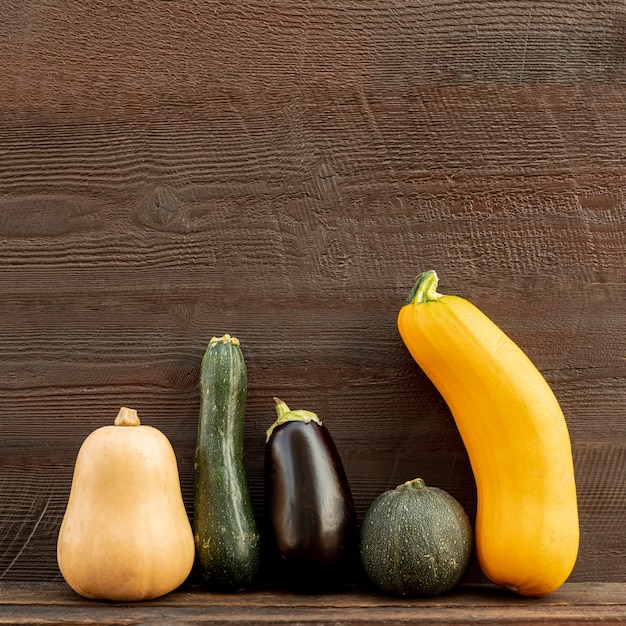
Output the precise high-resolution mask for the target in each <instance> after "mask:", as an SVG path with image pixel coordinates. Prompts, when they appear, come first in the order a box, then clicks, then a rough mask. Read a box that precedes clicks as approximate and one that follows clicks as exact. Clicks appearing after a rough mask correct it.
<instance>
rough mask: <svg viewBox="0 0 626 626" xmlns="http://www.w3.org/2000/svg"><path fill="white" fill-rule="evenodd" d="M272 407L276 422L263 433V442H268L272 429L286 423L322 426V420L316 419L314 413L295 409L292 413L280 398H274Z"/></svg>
mask: <svg viewBox="0 0 626 626" xmlns="http://www.w3.org/2000/svg"><path fill="white" fill-rule="evenodd" d="M274 405H275V407H276V414H277V415H278V418H277V419H276V421H275V422H274V423H273V424H272V425H271V426H270V427H269V428H268V429H267V431H266V433H265V435H266V436H265V441H266V442H267V441H269V440H270V437H271V436H272V433H273V432H274V429H275V428H277V427H278V426H280V425H281V424H284V423H286V422H303V423H304V424H308V423H309V422H315V423H316V424H319V425H320V426H321V425H322V420H321V419H320V418H319V417H317V415H316V414H315V413H313V412H312V411H305V410H303V409H297V410H295V411H292V410H291V409H290V408H289V407H288V406H287V403H285V402H283V401H282V400H281V399H280V398H276V397H275V398H274Z"/></svg>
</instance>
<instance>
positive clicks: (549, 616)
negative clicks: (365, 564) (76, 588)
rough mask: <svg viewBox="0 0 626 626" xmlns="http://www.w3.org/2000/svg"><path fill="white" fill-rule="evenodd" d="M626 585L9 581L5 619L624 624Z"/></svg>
mask: <svg viewBox="0 0 626 626" xmlns="http://www.w3.org/2000/svg"><path fill="white" fill-rule="evenodd" d="M624 619H626V594H625V590H624V585H620V584H617V583H613V584H610V583H604V584H598V583H591V584H581V583H578V584H576V583H568V584H566V585H565V586H564V587H562V588H561V589H559V590H558V591H557V592H556V593H555V594H553V595H551V596H549V597H547V598H542V599H536V598H535V599H532V600H528V599H527V598H526V599H522V598H516V597H514V596H512V595H510V594H507V593H504V592H502V591H500V590H497V589H495V588H494V587H493V586H485V585H466V586H463V587H461V588H460V589H459V590H458V591H455V592H454V593H451V594H447V595H444V596H440V597H438V598H435V599H428V598H427V599H416V600H406V599H399V598H390V597H386V596H383V595H380V594H376V593H372V592H371V591H364V590H362V589H361V590H354V589H350V588H348V589H346V590H344V591H342V593H337V594H331V595H321V596H319V595H318V596H316V595H306V594H299V595H297V594H292V593H285V592H282V591H281V592H276V591H271V590H261V591H255V592H244V593H237V594H220V593H208V592H206V590H204V589H202V588H201V587H183V588H182V589H180V590H178V591H175V592H174V593H172V594H169V595H167V596H164V597H161V598H158V599H156V600H153V601H148V602H143V603H131V604H123V603H119V602H116V603H111V602H94V601H89V600H85V599H83V598H80V597H79V596H77V595H76V594H74V593H73V592H71V591H70V590H69V589H68V588H67V587H66V586H63V585H59V584H41V583H39V584H29V585H23V584H22V585H16V584H10V585H5V586H4V587H3V588H2V590H1V591H0V624H15V623H25V622H27V623H29V624H85V623H106V624H145V623H150V624H154V623H158V624H167V623H180V624H187V623H192V624H204V623H209V624H215V623H218V624H224V623H229V624H310V625H326V626H330V625H333V624H334V625H340V624H341V625H343V624H360V625H362V626H366V625H370V624H371V625H376V626H378V625H380V624H393V625H395V624H490V623H494V624H496V623H497V624H515V626H518V625H521V626H526V625H529V624H546V623H548V624H557V625H559V626H571V625H573V624H622V623H623V622H624Z"/></svg>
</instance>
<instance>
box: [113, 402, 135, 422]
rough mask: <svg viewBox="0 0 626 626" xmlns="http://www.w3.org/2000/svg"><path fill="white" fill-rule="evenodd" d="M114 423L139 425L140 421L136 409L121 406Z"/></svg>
mask: <svg viewBox="0 0 626 626" xmlns="http://www.w3.org/2000/svg"><path fill="white" fill-rule="evenodd" d="M114 424H115V425H116V426H139V425H140V422H139V416H138V415H137V411H135V409H129V408H127V407H125V406H123V407H122V408H121V409H120V412H119V413H118V414H117V417H116V418H115V422H114Z"/></svg>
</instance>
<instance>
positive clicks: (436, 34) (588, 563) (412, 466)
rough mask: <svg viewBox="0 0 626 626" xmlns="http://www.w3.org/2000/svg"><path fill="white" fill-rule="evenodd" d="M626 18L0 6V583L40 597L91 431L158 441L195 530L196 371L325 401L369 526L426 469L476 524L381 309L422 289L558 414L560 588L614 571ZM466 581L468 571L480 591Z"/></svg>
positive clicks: (512, 9)
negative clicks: (511, 351) (229, 339)
mask: <svg viewBox="0 0 626 626" xmlns="http://www.w3.org/2000/svg"><path fill="white" fill-rule="evenodd" d="M625 223H626V5H625V4H624V2H623V1H622V0H600V1H597V2H583V1H582V0H570V1H569V2H561V1H557V0H552V1H545V2H544V1H539V2H537V1H534V0H528V1H522V0H511V1H506V0H493V1H492V0H489V1H487V2H480V1H478V0H469V1H466V2H460V1H454V0H442V1H439V2H434V1H430V0H416V1H414V2H400V1H396V0H386V1H384V2H376V1H374V0H335V1H330V0H319V1H318V0H305V1H294V0H266V1H256V0H240V1H238V2H229V1H225V2H214V1H211V0H199V1H196V2H183V1H178V0H173V1H163V0H156V1H155V0H152V1H150V2H148V1H138V2H130V3H128V2H123V1H122V0H110V1H100V0H96V1H94V2H86V3H85V2H78V1H76V0H69V1H68V0H44V1H41V0H39V1H35V0H23V1H20V2H18V1H17V0H5V2H3V4H2V19H1V20H0V584H1V582H2V580H5V581H9V580H42V581H51V580H60V574H59V572H58V569H57V566H56V557H55V543H56V535H57V532H58V528H59V524H60V521H61V518H62V515H63V512H64V508H65V504H66V502H67V497H68V493H69V487H70V481H71V475H72V469H73V463H74V459H75V456H76V453H77V451H78V448H79V446H80V444H81V443H82V441H83V439H84V438H85V437H86V436H87V435H88V434H89V433H90V432H91V431H92V430H93V429H95V428H97V427H99V426H102V425H105V424H109V423H110V422H111V421H112V420H113V419H114V417H115V415H116V413H117V410H118V408H119V407H120V406H121V405H127V406H132V407H134V408H136V409H137V410H138V411H139V413H140V416H141V417H142V418H143V421H144V423H148V424H151V425H153V426H156V427H158V428H160V429H162V430H163V432H165V433H166V435H167V436H168V437H169V438H170V440H171V441H172V444H173V446H174V448H175V451H176V453H177V457H178V461H179V467H180V473H181V481H182V487H183V493H184V497H185V501H186V504H187V505H188V507H189V511H190V513H191V506H192V481H193V477H192V464H191V458H192V454H193V448H194V445H195V434H196V432H195V431H196V424H197V414H198V390H197V384H198V368H199V364H200V359H201V357H202V353H203V351H204V349H205V347H206V344H207V343H208V341H209V339H210V338H211V336H213V335H218V334H224V333H226V332H229V333H231V334H234V335H236V336H237V337H238V338H239V339H240V341H241V344H242V347H243V350H244V355H245V357H246V361H247V364H248V375H249V395H248V410H247V424H246V437H245V443H246V462H247V465H248V469H249V478H250V484H251V487H252V490H253V495H254V499H255V504H256V506H257V510H258V513H259V516H260V518H261V517H262V508H261V503H262V492H263V480H262V451H263V437H264V431H265V429H266V428H267V427H268V426H269V424H270V423H271V422H272V421H273V419H274V412H273V405H272V400H271V399H272V396H274V395H278V396H280V397H281V398H283V399H284V400H285V401H287V402H288V403H289V404H290V405H291V406H292V407H293V408H296V407H300V408H308V409H310V410H314V411H316V412H317V413H318V414H319V415H320V417H321V418H322V419H323V420H324V421H325V422H326V424H327V425H328V427H329V428H330V430H331V432H332V434H333V436H334V438H335V441H336V443H337V445H338V447H339V449H340V451H341V454H342V456H343V459H344V463H345V465H346V469H347V472H348V475H349V478H350V481H351V484H352V488H353V491H354V495H355V499H356V503H357V508H358V511H359V515H362V514H363V513H364V512H365V510H366V508H367V506H368V505H369V503H370V502H371V501H372V500H373V498H374V497H375V496H376V495H378V493H380V492H381V491H382V490H384V489H387V488H390V487H394V486H395V485H396V484H398V483H399V482H401V481H404V480H407V479H410V478H415V477H416V476H417V475H421V476H422V477H423V478H425V479H426V480H427V481H428V482H430V483H431V484H434V485H437V486H439V487H442V488H444V489H447V490H449V491H450V492H451V493H452V494H453V495H455V496H456V497H457V498H458V499H459V500H460V501H461V502H462V503H463V504H464V506H466V508H467V510H468V512H469V513H470V515H473V514H474V512H475V488H474V483H473V478H472V475H471V471H470V468H469V464H468V461H467V456H466V454H465V451H464V448H463V445H462V443H461V441H460V438H459V436H458V434H457V431H456V427H455V425H454V422H453V420H452V418H451V416H450V414H449V412H448V410H447V407H446V406H445V404H444V403H443V401H442V400H441V398H440V397H439V396H438V394H437V392H436V391H435V390H434V388H433V386H432V385H431V383H430V382H429V381H428V379H427V378H426V377H425V376H424V375H423V374H422V373H421V372H420V371H419V369H418V368H417V366H416V365H415V364H414V363H413V361H412V360H411V358H410V357H409V355H408V353H407V351H406V349H405V348H404V345H403V344H402V342H401V340H400V338H399V336H398V333H397V330H396V315H397V312H398V309H399V308H400V306H401V305H402V304H403V302H404V299H405V297H406V296H407V295H408V292H409V290H410V288H411V286H412V283H413V279H414V277H415V275H416V274H417V273H419V272H420V271H422V270H425V269H429V268H435V269H436V270H437V271H438V273H439V275H440V278H441V290H442V291H444V292H447V293H456V294H458V295H462V296H464V297H466V298H468V299H470V300H472V301H473V302H474V303H475V304H477V305H478V306H479V307H481V308H482V309H483V310H484V311H485V312H486V313H487V314H488V315H489V316H490V317H491V318H492V319H493V320H494V321H496V322H497V323H498V324H499V325H500V326H501V327H502V328H503V329H504V330H505V331H506V332H507V333H508V334H509V335H510V336H511V337H512V338H513V339H514V340H515V341H517V342H518V343H519V344H520V345H521V346H522V347H523V349H524V350H525V351H526V352H527V353H528V354H529V356H530V357H531V358H532V359H533V361H534V362H535V363H536V365H537V366H538V367H539V369H540V370H541V371H542V372H543V373H544V375H545V376H546V378H547V380H548V381H549V383H550V384H551V385H552V387H553V389H554V391H555V393H556V395H557V397H558V398H559V400H560V401H561V404H562V406H563V409H564V412H565V414H566V416H567V420H568V424H569V428H570V433H571V437H572V443H573V451H574V460H575V466H576V472H577V481H578V489H579V501H580V518H581V525H582V539H581V550H580V557H579V561H578V564H577V566H576V568H575V570H574V573H573V575H572V578H571V580H574V581H625V580H626V559H624V554H625V552H626V534H625V530H624V520H625V513H626V504H625V503H626V415H625V408H624V407H625V400H626V386H625V384H624V380H625V377H624V373H625V365H626V362H625V357H626V335H625V330H624V327H625V322H626V316H625V313H624V304H625V301H626V285H625V278H626V272H625V269H624V261H625V253H626V230H625ZM475 575H476V576H479V574H478V573H475Z"/></svg>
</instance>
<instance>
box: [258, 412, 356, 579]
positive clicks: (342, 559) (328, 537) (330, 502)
mask: <svg viewBox="0 0 626 626" xmlns="http://www.w3.org/2000/svg"><path fill="white" fill-rule="evenodd" d="M265 485H266V487H265V489H266V491H265V497H266V520H265V523H266V532H267V536H268V539H269V546H270V550H272V552H273V556H274V558H275V566H276V567H277V569H278V572H277V573H278V576H279V578H282V579H283V582H285V583H287V584H288V585H289V586H291V587H294V588H304V589H305V590H306V591H318V590H323V589H324V588H327V587H328V586H334V585H336V584H338V583H340V582H341V578H342V577H343V576H345V575H346V573H347V572H349V570H350V568H351V566H352V565H353V559H354V556H355V549H356V545H357V541H356V538H357V529H356V516H355V509H354V502H353V499H352V494H351V491H350V486H349V484H348V479H347V477H346V473H345V471H344V467H343V464H342V462H341V458H340V456H339V452H338V451H337V448H336V446H335V444H334V442H333V440H332V438H331V436H330V433H329V431H328V429H327V428H326V427H325V426H324V425H323V424H321V423H317V422H314V421H310V422H308V423H304V422H301V421H288V422H285V423H283V424H280V425H278V426H277V427H276V428H275V429H274V430H273V432H272V433H271V436H270V437H269V439H268V441H267V442H266V446H265Z"/></svg>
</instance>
